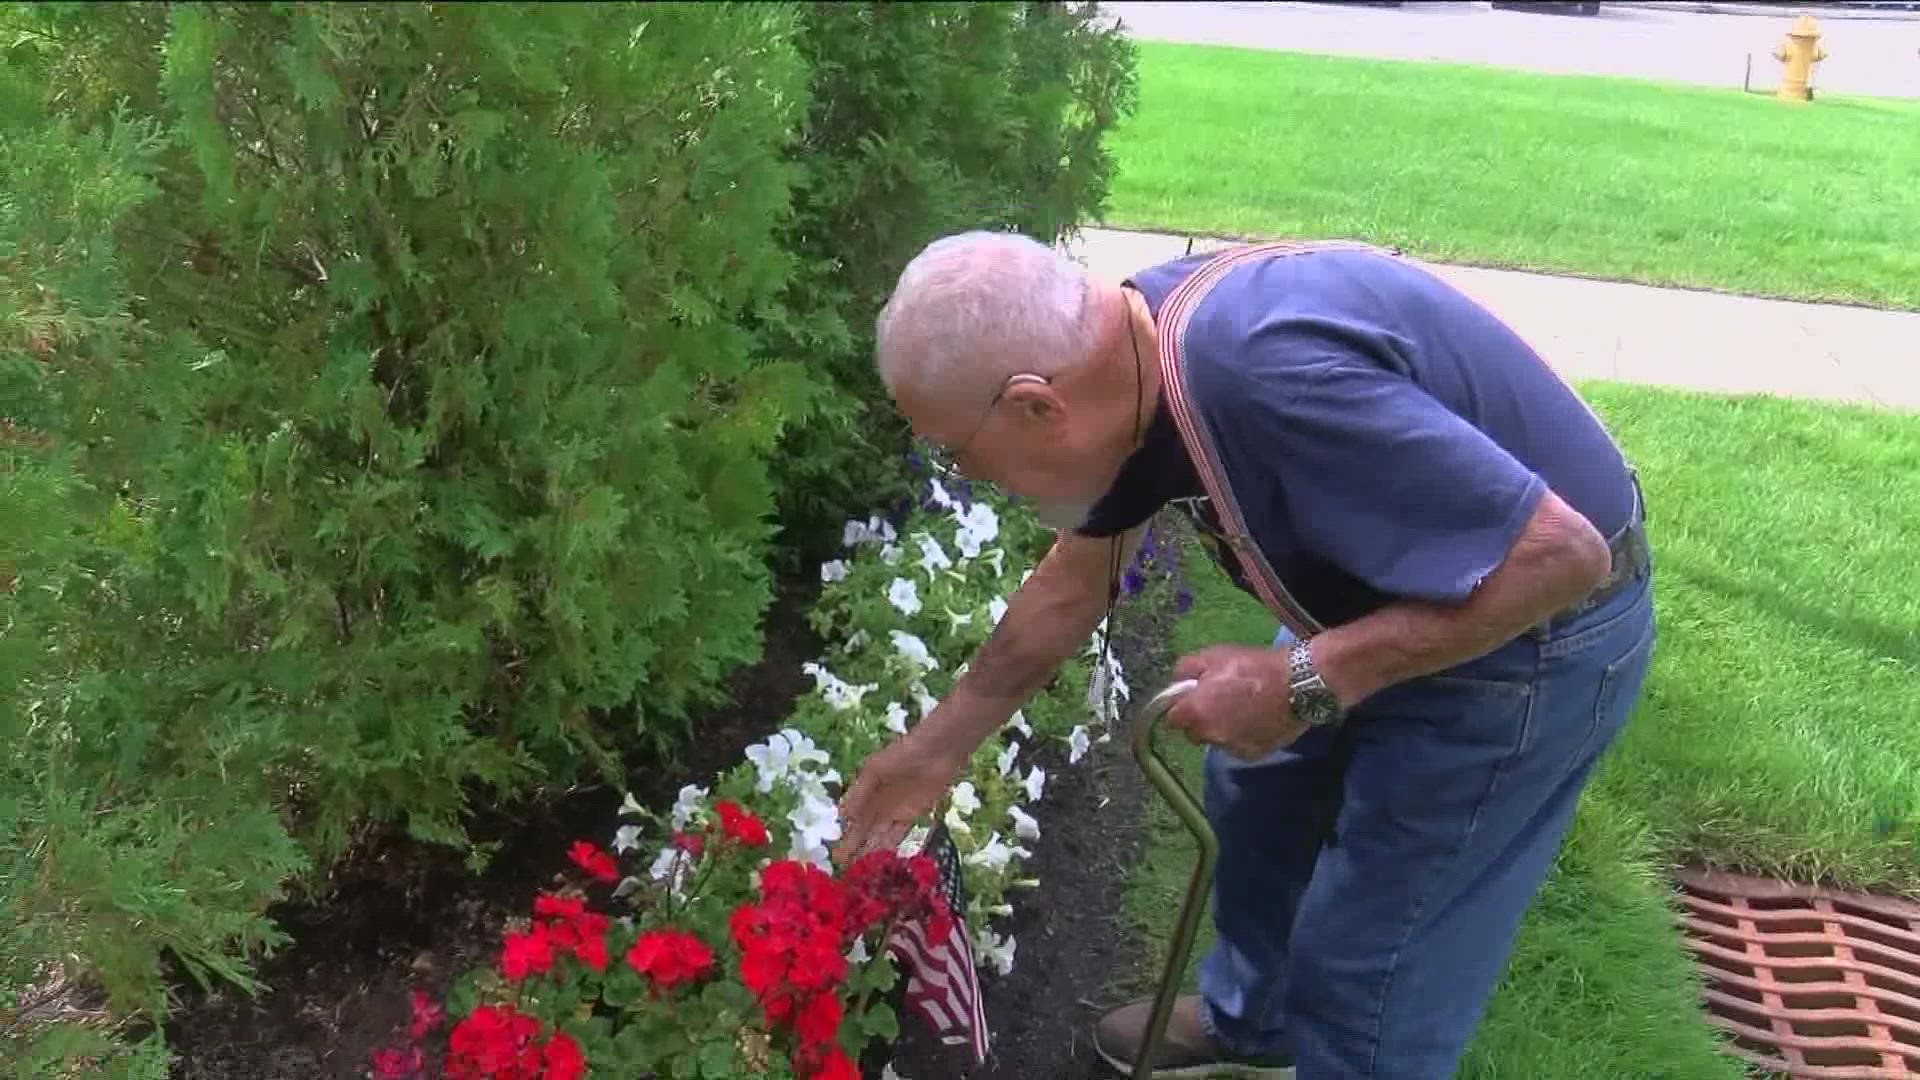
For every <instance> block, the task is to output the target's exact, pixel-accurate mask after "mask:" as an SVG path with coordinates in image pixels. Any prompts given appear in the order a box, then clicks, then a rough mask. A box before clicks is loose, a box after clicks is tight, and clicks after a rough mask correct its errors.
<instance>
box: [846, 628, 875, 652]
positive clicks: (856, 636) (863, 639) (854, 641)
mask: <svg viewBox="0 0 1920 1080" xmlns="http://www.w3.org/2000/svg"><path fill="white" fill-rule="evenodd" d="M872 640H873V638H872V636H871V635H869V634H868V633H867V632H866V631H865V630H855V631H854V632H853V636H852V637H850V638H848V639H847V651H848V652H850V653H856V652H859V651H860V650H861V649H864V648H866V647H867V644H868V643H869V642H871V641H872Z"/></svg>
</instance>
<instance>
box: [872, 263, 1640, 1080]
mask: <svg viewBox="0 0 1920 1080" xmlns="http://www.w3.org/2000/svg"><path fill="white" fill-rule="evenodd" d="M877 360H878V364H879V369H880V374H881V376H882V378H883V379H884V381H885V384H886V386H887V388H888V390H889V393H890V394H891V395H892V397H893V399H894V401H895V402H896V404H897V405H898V407H899V408H900V410H901V411H902V413H904V414H905V416H906V417H907V418H908V420H909V421H910V422H911V424H912V426H913V428H914V431H915V432H916V434H917V435H918V436H919V437H920V438H921V439H923V440H924V441H925V442H927V443H929V444H932V445H933V446H935V447H939V448H943V449H944V451H945V453H946V455H947V456H948V457H949V458H950V460H951V461H952V462H953V463H954V465H955V466H956V467H958V468H959V469H961V470H963V471H964V472H965V473H966V474H967V475H968V476H971V477H975V478H979V479H983V480H987V481H990V482H992V483H995V484H997V485H999V486H1000V487H1002V488H1003V489H1005V490H1007V491H1010V492H1013V493H1016V494H1018V495H1021V496H1023V497H1024V498H1026V499H1029V500H1032V501H1033V502H1034V503H1036V504H1037V505H1038V506H1039V508H1040V509H1041V511H1042V513H1043V514H1045V515H1046V516H1047V518H1048V519H1049V520H1050V522H1051V523H1052V524H1054V525H1055V526H1056V527H1057V528H1059V529H1060V530H1061V532H1060V535H1059V538H1058V541H1057V542H1056V544H1055V545H1054V547H1053V548H1052V550H1051V551H1050V552H1049V553H1048V554H1047V556H1046V557H1045V558H1044V559H1043V560H1042V562H1041V563H1040V565H1039V567H1038V568H1037V569H1036V570H1035V572H1034V574H1033V575H1032V577H1031V578H1029V579H1028V581H1027V582H1026V584H1025V585H1024V586H1022V587H1021V589H1020V590H1019V592H1018V594H1017V595H1015V596H1014V597H1013V598H1012V599H1011V600H1010V602H1009V606H1008V609H1007V613H1006V615H1005V617H1004V618H1003V620H1002V621H1001V623H1000V625H999V627H998V629H997V630H996V632H995V633H994V635H993V637H992V638H991V640H989V641H988V642H987V643H986V645H985V646H983V647H982V648H981V650H980V652H979V655H977V656H976V657H974V658H973V660H972V662H971V665H970V668H969V670H968V672H967V674H966V676H965V677H964V678H962V679H961V680H960V681H959V682H958V684H957V685H956V686H955V687H954V689H953V691H952V693H950V694H949V695H948V696H947V698H946V699H945V700H944V701H942V702H941V703H940V705H939V707H938V708H936V709H935V710H934V711H933V712H932V713H931V714H930V715H929V716H928V717H927V718H926V719H925V720H923V721H922V722H921V723H920V724H919V725H918V726H917V727H915V728H914V729H913V730H912V731H911V732H910V733H909V734H907V735H906V736H904V737H903V738H901V739H899V740H898V741H896V742H895V743H893V744H892V745H890V746H889V747H887V748H886V749H885V750H883V751H881V752H880V753H878V754H875V755H874V756H873V757H872V758H870V759H869V760H868V761H867V762H865V763H864V764H863V766H862V768H861V770H860V773H859V775H858V776H857V777H856V779H855V782H854V783H853V784H852V786H851V787H850V788H849V790H848V792H847V794H846V797H845V800H844V802H843V812H844V816H845V819H846V820H845V835H844V839H843V842H842V847H841V852H840V854H841V855H842V856H843V857H846V856H851V855H852V854H854V853H857V852H859V851H861V850H865V849H867V848H870V847H875V846H884V845H890V844H893V843H896V842H897V841H898V840H899V839H900V838H901V836H902V835H903V834H904V832H905V831H906V829H907V828H908V826H909V825H910V824H911V823H912V822H913V821H915V820H916V819H919V818H920V817H922V816H923V815H925V814H926V813H928V811H930V810H931V809H932V808H933V807H934V806H935V805H936V804H937V803H938V802H939V800H940V799H941V797H942V795H943V794H944V792H945V791H946V790H947V788H948V787H949V786H950V785H951V784H952V783H953V782H954V780H955V778H956V775H957V774H958V772H959V771H960V769H961V768H962V766H963V765H964V763H965V762H966V761H967V759H968V757H969V756H970V755H971V753H972V751H973V750H974V749H975V748H976V747H977V746H978V745H979V744H980V742H981V741H982V740H983V739H985V738H987V737H988V736H989V735H992V734H993V733H995V732H996V731H998V730H999V729H1000V728H1001V726H1002V725H1003V724H1004V723H1006V722H1007V720H1008V719H1009V718H1010V716H1011V715H1012V713H1013V712H1014V711H1015V710H1016V709H1017V708H1019V707H1020V706H1021V705H1022V704H1023V703H1024V702H1025V701H1026V699H1027V698H1028V697H1029V696H1030V695H1031V694H1033V693H1034V692H1035V691H1036V690H1037V689H1038V688H1039V687H1040V686H1041V685H1042V684H1043V683H1044V682H1045V681H1046V680H1047V679H1048V678H1049V676H1050V675H1051V673H1052V672H1053V671H1054V669H1055V668H1056V667H1057V665H1059V664H1060V663H1061V662H1062V661H1063V660H1064V659H1065V658H1066V657H1067V656H1069V655H1070V654H1072V653H1073V652H1074V650H1076V649H1077V648H1078V647H1080V645H1081V644H1082V643H1084V642H1085V641H1086V639H1087V637H1088V635H1089V634H1090V633H1091V631H1092V630H1093V628H1094V627H1095V626H1096V625H1097V624H1098V622H1099V620H1100V618H1101V616H1102V615H1103V613H1104V612H1105V611H1106V609H1107V605H1108V602H1109V597H1110V595H1111V593H1110V588H1111V585H1112V581H1113V577H1114V575H1115V572H1116V568H1117V567H1118V566H1120V565H1124V563H1125V562H1126V561H1127V560H1129V559H1130V558H1131V555H1132V552H1133V550H1134V547H1135V545H1136V544H1137V542H1138V540H1139V537H1140V535H1141V533H1142V531H1143V528H1144V525H1145V523H1146V522H1147V521H1148V519H1149V518H1150V517H1151V516H1152V515H1153V514H1154V513H1155V512H1156V511H1157V510H1159V509H1160V508H1161V507H1162V506H1164V505H1167V504H1169V503H1171V504H1174V505H1177V506H1179V507H1181V508H1182V509H1183V510H1185V511H1186V512H1187V513H1188V514H1189V516H1191V517H1192V519H1193V520H1194V523H1195V525H1196V526H1197V528H1198V530H1199V531H1200V533H1201V534H1202V535H1203V536H1205V537H1212V538H1213V540H1214V542H1213V543H1212V544H1211V549H1212V550H1213V552H1214V553H1215V557H1216V558H1217V559H1218V560H1219V561H1220V562H1221V563H1222V565H1223V566H1224V567H1225V568H1226V569H1227V570H1228V572H1229V573H1230V574H1231V575H1232V577H1233V579H1234V580H1235V582H1236V583H1237V584H1239V585H1240V586H1241V587H1242V588H1245V589H1246V590H1247V591H1249V592H1251V593H1253V594H1254V595H1256V596H1258V597H1260V598H1261V599H1262V600H1263V602H1265V603H1266V604H1267V606H1268V607H1269V608H1270V609H1271V610H1272V611H1273V612H1274V614H1275V616H1276V618H1277V619H1278V621H1279V623H1280V631H1279V635H1278V637H1277V639H1276V640H1275V642H1274V644H1273V647H1272V648H1250V647H1244V646H1230V645H1222V646H1215V647H1212V648H1208V649H1205V650H1203V651H1201V652H1199V653H1197V654H1194V655H1191V656H1186V657H1183V658H1181V660H1180V661H1179V664H1178V666H1177V667H1176V669H1175V676H1176V677H1177V678H1192V679H1196V680H1197V685H1196V686H1195V688H1194V689H1193V690H1192V691H1191V692H1189V693H1188V694H1187V695H1186V696H1185V697H1184V698H1182V699H1181V701H1180V703H1179V704H1178V705H1176V706H1175V707H1174V709H1173V710H1172V711H1171V712H1170V713H1169V714H1168V723H1169V724H1170V725H1172V726H1174V727H1177V728H1179V729H1181V730H1183V731H1184V732H1185V733H1187V734H1188V735H1189V736H1190V737H1191V738H1193V739H1195V740H1197V741H1199V742H1202V743H1205V744H1208V747H1209V750H1208V754H1207V762H1206V802H1207V813H1208V816H1209V817H1210V819H1211V820H1212V822H1213V826H1214V828H1215V830H1216V831H1217V832H1218V835H1219V837H1220V844H1221V850H1220V861H1219V869H1218V876H1217V878H1216V883H1215V891H1214V896H1213V901H1214V920H1215V925H1216V927H1217V930H1218V935H1217V936H1218V944H1217V946H1216V947H1215V948H1214V950H1213V952H1212V953H1211V954H1210V955H1209V956H1207V957H1206V959H1205V962H1204V965H1203V967H1202V970H1201V975H1200V986H1199V990H1200V993H1199V994H1198V995H1195V996H1192V997H1187V998H1182V999H1181V1000H1180V1002H1179V1004H1178V1006H1177V1007H1176V1009H1175V1011H1174V1014H1173V1018H1172V1020H1171V1021H1170V1025H1169V1029H1168V1033H1167V1038H1166V1040H1165V1043H1164V1045H1163V1046H1162V1048H1161V1051H1160V1054H1159V1055H1158V1060H1157V1061H1156V1062H1155V1065H1156V1069H1157V1074H1158V1075H1162V1076H1193V1077H1201V1076H1214V1075H1230V1076H1240V1077H1282V1076H1294V1075H1296V1072H1297V1076H1298V1077H1300V1078H1301V1080H1325V1078H1332V1077H1343V1078H1345V1077H1390V1078H1393V1080H1410V1078H1424V1077H1432V1078H1436V1080H1437V1078H1444V1077H1448V1076H1451V1075H1452V1074H1453V1071H1454V1069H1455V1066H1456V1063H1457V1061H1458V1058H1459V1056H1460V1053H1461V1050H1462V1048H1463V1047H1464V1046H1465V1045H1466V1043H1467V1041H1468V1039H1469V1037H1470V1036H1471V1034H1472V1032H1473V1029H1474V1027H1475V1026H1476V1024H1477V1023H1478V1021H1479V1017H1480V1015H1481V1012H1482V1010H1483V1008H1484V1006H1485V1003H1486V1000H1487V997H1488V995H1489V993H1490V992H1491V990H1492V988H1493V986H1494V984H1495V982H1496V981H1497V979H1498V976H1499V974H1500V971H1501V969H1502V967H1503V966H1504V965H1505V963H1506V958H1507V956H1508V953H1509V951H1510V948H1511V945H1512V941H1513V937H1514V934H1515V931H1516V929H1517V927H1518V925H1519V923H1520V920H1521V916H1522V914H1523V913H1524V911H1525V909H1526V907H1527V905H1528V903H1529V902H1530V901H1531V898H1532V896H1533V894H1534V893H1535V891H1536V890H1537V889H1538V887H1539V884H1540V882H1541V880H1542V878H1543V877H1544V876H1545V874H1546V872H1547V868H1548V866H1549V864H1550V863H1551V861H1552V859H1553V856H1554V852H1555V850H1556V849H1557V848H1558V846H1559V844H1560V841H1561V839H1562V836H1563V835H1564V833H1565V830H1566V828H1567V824H1568V821H1569V819H1570V818H1571V816H1572V814H1573V810H1574V804H1575V802H1576V800H1577V799H1578V796H1579V793H1580V791H1581V789H1582V787H1583V786H1584V785H1585V783H1586V781H1587V778H1588V776H1589V774H1590V772H1591V771H1592V769H1593V766H1594V763H1595V761H1596V759H1597V758H1598V757H1599V756H1600V754H1601V753H1602V752H1603V751H1604V750H1605V749H1606V748H1607V746H1608V745H1609V744H1610V743H1611V742H1612V741H1613V739H1614V737H1615V735H1616V734H1617V733H1618V732H1619V730H1620V728H1621V726H1622V725H1623V723H1624V722H1625V720H1626V718H1627V715H1628V713H1629V712H1630V711H1631V710H1632V708H1633V705H1634V702H1635V700H1636V699H1637V698H1638V696H1639V694H1640V691H1641V686H1642V682H1643V680H1644V677H1645V674H1646V670H1647V665H1648V661H1649V657H1650V654H1651V652H1652V649H1653V643H1654V625H1653V615H1652V607H1651V597H1650V590H1651V569H1650V562H1649V557H1648V551H1647V546H1646V542H1645V534H1644V532H1643V530H1642V526H1641V516H1642V515H1641V505H1640V491H1639V486H1638V484H1637V482H1636V480H1635V478H1634V474H1633V471H1632V470H1631V468H1630V467H1629V465H1628V463H1627V461H1626V460H1625V459H1624V457H1623V456H1622V454H1621V452H1620V451H1619V449H1617V448H1616V446H1615V445H1614V443H1613V442H1612V440H1611V439H1610V438H1609V436H1608V434H1607V432H1606V431H1605V430H1604V429H1603V427H1602V426H1601V424H1600V423H1599V421H1598V420H1597V419H1596V418H1595V417H1594V415H1593V413H1592V412H1591V411H1590V410H1589V409H1588V408H1587V407H1586V406H1585V405H1584V404H1583V403H1582V402H1581V400H1580V399H1579V397H1578V396H1577V395H1576V394H1575V393H1574V392H1573V391H1572V390H1571V389H1569V388H1568V386H1567V385H1566V384H1565V383H1564V382H1562V381H1561V380H1560V379H1559V378H1557V377H1556V376H1555V375H1554V374H1553V372H1552V371H1551V370H1550V369H1549V368H1548V367H1547V366H1546V365H1545V364H1544V363H1542V362H1541V360H1540V358H1539V357H1538V356H1537V355H1535V353H1534V352H1533V350H1532V349H1530V348H1529V347H1528V346H1527V345H1526V344H1525V343H1524V342H1523V341H1522V340H1521V339H1520V338H1519V337H1517V336H1516V335H1515V334H1514V333H1513V332H1512V331H1510V330H1509V329H1508V328H1507V327H1506V326H1504V325H1503V324H1502V323H1501V322H1500V321H1499V320H1498V319H1496V318H1495V317H1494V316H1493V315H1491V314H1490V313H1489V312H1487V311H1486V310H1485V309H1483V308H1482V307H1480V306H1479V305H1478V304H1476V303H1474V302H1473V301H1472V300H1470V299H1468V298H1467V297H1465V296H1463V295H1462V294H1460V293H1459V292H1457V291H1455V290H1454V289H1453V288H1451V287H1449V286H1448V285H1447V284H1446V283H1445V282H1443V281H1442V280H1440V279H1439V278H1438V277H1436V276H1434V275H1432V274H1431V273H1429V272H1428V271H1426V270H1424V269H1422V268H1421V267H1420V266H1418V265H1416V264H1414V263H1413V262H1411V261H1408V260H1405V259H1402V258H1400V257H1398V256H1396V255H1394V254H1392V253H1388V252H1385V251H1381V250H1377V249H1373V248H1369V247H1366V246H1363V245H1357V244H1309V245H1266V246H1254V247H1247V248H1240V249H1234V250H1231V251H1228V252H1225V253H1221V254H1218V255H1193V256H1189V257H1186V258H1182V259H1178V260H1175V261H1173V262H1170V263H1166V264H1164V265H1160V266H1154V267H1151V268H1148V269H1145V270H1142V271H1140V272H1139V273H1137V274H1135V275H1134V276H1133V277H1132V278H1131V279H1129V280H1127V281H1125V282H1123V283H1121V284H1119V285H1117V286H1116V285H1113V284H1110V283H1106V282H1102V281H1097V280H1091V279H1089V278H1088V277H1087V276H1086V275H1085V274H1084V273H1083V272H1082V271H1081V270H1080V268H1079V267H1078V266H1076V265H1075V264H1074V263H1072V262H1071V261H1069V260H1067V259H1065V258H1063V257H1061V256H1060V255H1059V254H1058V253H1056V252H1055V251H1053V250H1052V249H1050V248H1048V247H1046V246H1044V245H1042V244H1039V243H1036V242H1034V241H1032V240H1029V239H1026V238H1023V237H1018V236H1013V235H1006V234H989V233H970V234H965V235H960V236H954V237H948V238H946V239H943V240H940V241H938V242H936V243H934V244H932V245H930V246H929V247H928V248H927V249H926V250H925V251H924V252H923V253H921V254H920V255H919V256H918V257H917V258H915V259H914V260H913V262H912V263H911V264H910V265H908V266H907V268H906V270H905V271H904V272H903V273H902V274H901V277H900V280H899V283H898V286H897V288H896V290H895V292H894V294H893V297H892V299H891V301H890V302H889V303H888V305H887V307H886V310H885V311H884V312H883V313H882V314H881V316H880V322H879V337H878V357H877ZM1148 1012H1149V1009H1148V1005H1147V1003H1145V1002H1136V1003H1134V1004H1132V1005H1128V1006H1123V1007H1121V1008H1119V1009H1116V1010H1114V1011H1113V1012H1110V1013H1108V1014H1107V1015H1106V1016H1104V1017H1103V1018H1101V1020H1100V1021H1099V1023H1098V1025H1097V1027H1096V1030H1095V1033H1094V1034H1095V1045H1096V1046H1097V1048H1098V1050H1099V1052H1100V1053H1101V1054H1102V1055H1103V1056H1104V1057H1105V1058H1106V1059H1107V1060H1108V1061H1109V1062H1110V1063H1111V1064H1112V1065H1114V1066H1115V1067H1117V1068H1119V1069H1122V1070H1128V1069H1131V1068H1132V1066H1133V1063H1134V1060H1135V1057H1136V1055H1137V1052H1138V1049H1139V1046H1140V1043H1141V1041H1142V1037H1143V1034H1144V1029H1145V1027H1146V1023H1147V1017H1148Z"/></svg>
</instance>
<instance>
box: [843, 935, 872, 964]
mask: <svg viewBox="0 0 1920 1080" xmlns="http://www.w3.org/2000/svg"><path fill="white" fill-rule="evenodd" d="M871 959H873V954H871V953H869V952H867V939H866V938H863V937H857V938H854V939H853V948H851V949H848V950H847V963H849V964H864V963H866V962H867V961H869V960H871Z"/></svg>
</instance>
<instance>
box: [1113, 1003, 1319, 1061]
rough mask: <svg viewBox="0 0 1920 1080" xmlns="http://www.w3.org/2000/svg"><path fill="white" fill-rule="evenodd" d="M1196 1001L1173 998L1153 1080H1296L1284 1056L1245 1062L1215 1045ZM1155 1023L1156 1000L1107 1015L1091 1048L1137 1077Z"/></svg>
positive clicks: (1247, 1059)
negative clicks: (1137, 1065) (1135, 1072)
mask: <svg viewBox="0 0 1920 1080" xmlns="http://www.w3.org/2000/svg"><path fill="white" fill-rule="evenodd" d="M1205 1007H1206V1006H1204V1005H1203V1004H1201V1001H1200V998H1199V997H1198V996H1197V995H1189V996H1187V997H1181V998H1175V999H1174V1002H1173V1012H1172V1013H1171V1014H1169V1015H1168V1017H1167V1033H1166V1035H1165V1036H1163V1037H1162V1038H1161V1039H1160V1048H1159V1052H1158V1053H1157V1054H1155V1055H1154V1058H1155V1060H1154V1062H1153V1075H1154V1076H1155V1077H1156V1078H1161V1080H1210V1078H1213V1077H1232V1078H1234V1080H1293V1061H1292V1059H1291V1058H1289V1057H1287V1056H1286V1055H1284V1054H1268V1055H1263V1056H1261V1057H1258V1058H1241V1057H1235V1056H1233V1055H1232V1054H1229V1053H1227V1052H1226V1051H1225V1050H1224V1049H1222V1048H1221V1046H1220V1044H1219V1043H1217V1042H1215V1041H1214V1038H1213V1036H1212V1034H1210V1033H1209V1032H1208V1031H1207V1026H1206V1024H1205V1022H1203V1021H1202V1020H1201V1018H1200V1010H1201V1009H1203V1008H1205ZM1152 1019H1153V999H1152V998H1141V999H1140V1000H1139V1001H1134V1002H1129V1003H1128V1004H1125V1005H1122V1006H1120V1007H1119V1008H1117V1009H1114V1010H1112V1011H1110V1012H1108V1013H1107V1014H1106V1015H1105V1016H1102V1017H1101V1018H1100V1021H1099V1023H1097V1024H1095V1025H1094V1028H1093V1048H1094V1049H1095V1050H1097V1051H1099V1053H1100V1056H1101V1057H1102V1058H1104V1059H1105V1060H1106V1062H1107V1064H1109V1065H1111V1066H1113V1067H1114V1068H1116V1069H1118V1070H1120V1072H1121V1074H1122V1075H1125V1076H1131V1075H1133V1063H1134V1061H1135V1060H1136V1059H1138V1058H1139V1056H1140V1048H1141V1044H1142V1043H1144V1042H1145V1041H1146V1039H1147V1022H1148V1021H1150V1020H1152Z"/></svg>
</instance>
